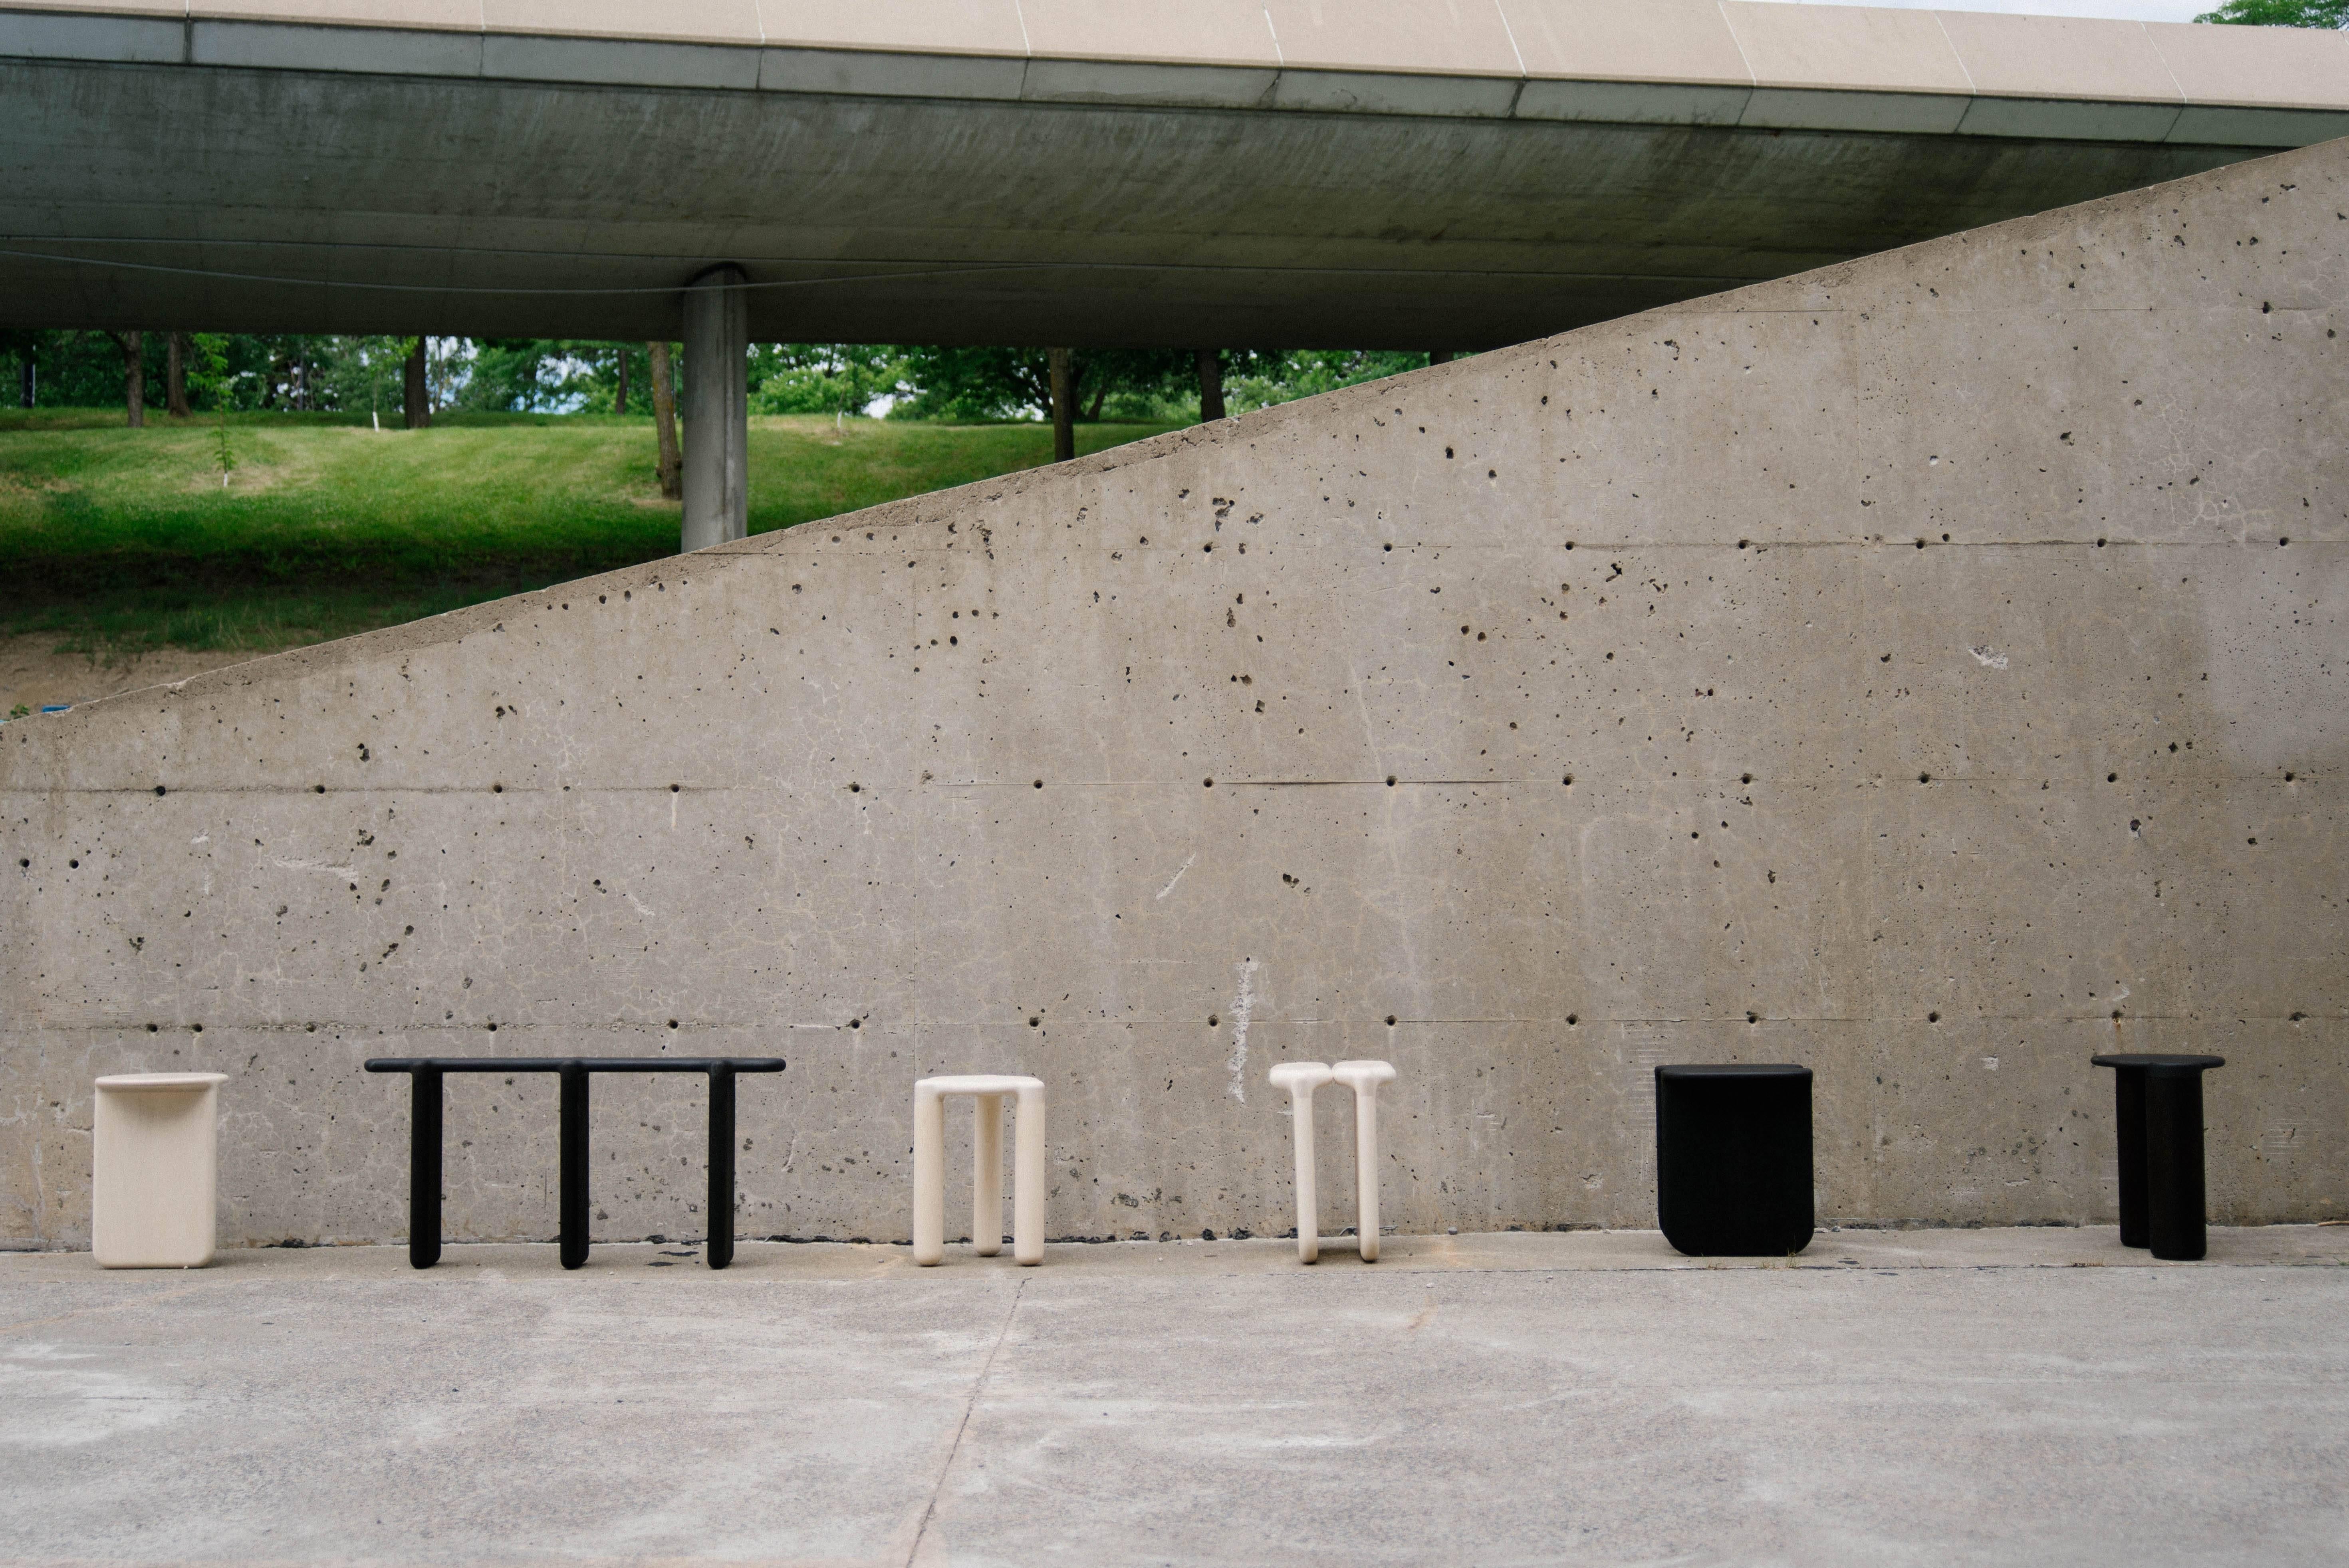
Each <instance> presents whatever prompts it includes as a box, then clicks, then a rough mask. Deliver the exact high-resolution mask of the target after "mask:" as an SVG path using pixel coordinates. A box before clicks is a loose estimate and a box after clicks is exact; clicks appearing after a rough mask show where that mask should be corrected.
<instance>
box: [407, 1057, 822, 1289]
mask: <svg viewBox="0 0 2349 1568" xmlns="http://www.w3.org/2000/svg"><path fill="white" fill-rule="evenodd" d="M782 1070H783V1061H782V1058H781V1057H376V1058H375V1059H373V1060H372V1061H370V1062H368V1063H367V1071H369V1072H371V1073H406V1074H408V1075H409V1087H410V1089H411V1091H412V1093H413V1096H414V1103H415V1111H414V1114H413V1120H412V1124H411V1126H410V1128H409V1161H408V1261H409V1263H411V1264H414V1265H415V1266H416V1267H418V1268H420V1269H429V1268H430V1267H431V1266H432V1265H433V1264H437V1263H439V1262H440V1105H441V1098H440V1080H441V1077H442V1075H443V1074H446V1073H554V1074H555V1075H556V1076H557V1077H559V1078H561V1079H562V1097H563V1098H562V1105H563V1145H562V1157H561V1163H562V1168H563V1229H562V1236H563V1242H562V1250H563V1266H564V1268H567V1269H575V1268H577V1267H579V1266H580V1265H581V1264H584V1263H585V1262H586V1261H587V1079H588V1076H589V1075H590V1074H593V1073H707V1074H708V1075H709V1266H710V1267H711V1268H714V1269H722V1268H724V1267H725V1266H726V1265H727V1264H730V1263H732V1262H733V1261H734V1075H735V1074H737V1073H779V1072H781V1071H782Z"/></svg>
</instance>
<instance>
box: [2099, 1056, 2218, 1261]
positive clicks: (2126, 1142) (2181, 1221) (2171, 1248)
mask: <svg viewBox="0 0 2349 1568" xmlns="http://www.w3.org/2000/svg"><path fill="white" fill-rule="evenodd" d="M2092 1059H2093V1060H2094V1062H2095V1065H2096V1066H2097V1067H2100V1068H2112V1069H2113V1130H2114V1132H2115V1134H2116V1141H2117V1142H2118V1143H2119V1145H2120V1177H2121V1245H2123V1246H2125V1247H2150V1248H2151V1249H2153V1255H2154V1256H2155V1257H2158V1258H2162V1259H2166V1260H2168V1261H2169V1262H2172V1263H2192V1262H2194V1261H2195V1260H2196V1259H2198V1258H2199V1257H2201V1256H2202V1255H2203V1254H2204V1253H2208V1252H2209V1250H2210V1233H2209V1215H2208V1212H2207V1205H2206V1203H2205V1201H2204V1197H2203V1191H2202V1075H2203V1074H2204V1073H2205V1072H2208V1071H2209V1069H2210V1068H2223V1067H2225V1066H2226V1065H2227V1058H2226V1057H2154V1056H2111V1057H2094V1058H2092Z"/></svg>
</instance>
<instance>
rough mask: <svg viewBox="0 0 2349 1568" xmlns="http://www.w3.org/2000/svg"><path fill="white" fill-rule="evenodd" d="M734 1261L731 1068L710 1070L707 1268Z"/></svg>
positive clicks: (722, 1065)
mask: <svg viewBox="0 0 2349 1568" xmlns="http://www.w3.org/2000/svg"><path fill="white" fill-rule="evenodd" d="M733 1261H734V1064H733V1063H731V1062H719V1063H718V1064H716V1065H715V1066H713V1067H712V1068H710V1069H709V1266H710V1267H711V1268H714V1269H722V1268H724V1267H725V1266H726V1265H727V1264H730V1263H732V1262H733Z"/></svg>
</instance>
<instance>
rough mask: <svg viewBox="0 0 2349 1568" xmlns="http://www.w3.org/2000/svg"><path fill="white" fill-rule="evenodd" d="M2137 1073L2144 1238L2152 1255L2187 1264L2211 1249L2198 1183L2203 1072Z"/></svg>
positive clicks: (2200, 1169)
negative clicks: (2141, 1104) (2141, 1086)
mask: <svg viewBox="0 0 2349 1568" xmlns="http://www.w3.org/2000/svg"><path fill="white" fill-rule="evenodd" d="M2142 1076H2143V1078H2144V1079H2145V1091H2144V1092H2145V1121H2144V1127H2145V1144H2146V1176H2147V1182H2146V1185H2147V1189H2148V1191H2147V1194H2146V1196H2147V1203H2146V1208H2147V1215H2146V1230H2147V1241H2148V1242H2149V1243H2150V1244H2151V1245H2152V1247H2153V1255H2154V1256H2155V1257H2158V1258H2164V1259H2168V1260H2169V1261H2172V1262H2176V1263H2192V1262H2194V1261H2195V1260H2196V1259H2198V1258H2200V1257H2201V1256H2202V1255H2203V1254H2204V1253H2208V1252H2209V1250H2210V1236H2209V1217H2208V1215H2207V1214H2206V1212H2204V1201H2205V1200H2204V1193H2203V1187H2202V1075H2201V1074H2200V1073H2199V1072H2178V1073H2170V1072H2151V1073H2146V1074H2144V1075H2142Z"/></svg>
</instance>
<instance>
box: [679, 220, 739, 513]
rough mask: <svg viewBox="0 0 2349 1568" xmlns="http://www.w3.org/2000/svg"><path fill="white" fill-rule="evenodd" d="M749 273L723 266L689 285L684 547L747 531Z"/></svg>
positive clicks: (687, 288)
mask: <svg viewBox="0 0 2349 1568" xmlns="http://www.w3.org/2000/svg"><path fill="white" fill-rule="evenodd" d="M748 281H749V280H748V279H747V278H745V277H744V276H743V274H742V269H741V268H740V267H736V266H722V267H712V268H710V269H709V271H708V272H706V273H702V274H701V275H700V276H699V277H698V278H696V279H694V280H693V282H692V283H690V284H687V285H686V290H685V528H684V536H683V539H682V542H680V544H679V548H680V549H684V550H701V549H705V548H707V547H708V546H709V545H712V544H723V543H724V542H726V541H728V540H730V539H740V538H741V537H742V536H743V535H744V534H746V533H748V532H749V531H750V382H749V379H748V377H749V375H750V370H749V358H750V305H749V302H748V300H747V299H746V297H745V296H744V294H743V293H742V284H745V283H746V282H748Z"/></svg>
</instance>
